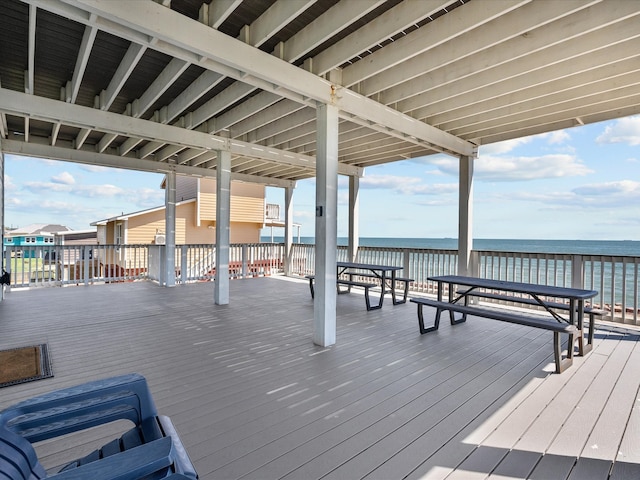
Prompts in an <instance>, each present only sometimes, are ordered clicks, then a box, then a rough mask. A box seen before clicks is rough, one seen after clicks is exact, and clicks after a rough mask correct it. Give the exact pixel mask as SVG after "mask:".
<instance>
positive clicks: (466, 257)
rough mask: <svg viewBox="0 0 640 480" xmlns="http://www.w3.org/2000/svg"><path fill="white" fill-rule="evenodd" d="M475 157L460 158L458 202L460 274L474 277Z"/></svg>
mask: <svg viewBox="0 0 640 480" xmlns="http://www.w3.org/2000/svg"><path fill="white" fill-rule="evenodd" d="M473 161H474V157H473V156H468V157H467V156H461V157H460V180H459V197H460V198H459V202H458V210H459V211H458V274H459V275H473V274H474V272H473V265H472V262H471V253H472V250H473Z"/></svg>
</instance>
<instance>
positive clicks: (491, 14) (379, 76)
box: [342, 0, 583, 95]
mask: <svg viewBox="0 0 640 480" xmlns="http://www.w3.org/2000/svg"><path fill="white" fill-rule="evenodd" d="M529 1H530V0H492V1H491V2H469V4H468V5H465V6H464V8H457V9H455V10H453V11H451V12H449V13H447V14H446V15H444V16H442V17H440V18H438V19H436V20H434V21H433V22H431V23H429V24H428V25H427V26H426V27H424V28H419V29H418V30H415V31H413V32H411V33H410V34H409V35H406V36H404V37H402V38H399V39H398V40H396V41H395V42H393V43H391V44H389V45H387V46H385V48H382V49H380V50H377V51H375V52H373V53H372V54H371V55H369V56H367V57H366V58H367V59H366V61H361V62H356V63H354V64H353V65H350V66H348V67H345V68H344V70H343V71H342V79H343V84H344V85H345V86H347V87H349V86H352V85H354V84H356V83H358V82H364V81H365V80H367V79H368V78H370V77H373V76H375V80H374V79H372V80H371V81H369V82H366V84H365V86H360V87H359V88H358V91H359V92H360V93H362V94H363V95H371V94H373V93H376V92H378V91H381V90H383V88H380V85H386V88H388V87H390V86H393V85H394V84H395V83H399V80H391V79H390V78H389V77H394V78H398V76H399V75H398V74H399V73H400V72H402V74H403V76H404V75H406V78H407V79H409V78H411V77H412V76H414V75H416V74H415V73H414V72H412V71H410V70H409V71H407V69H406V65H405V64H404V63H403V62H407V61H408V60H410V59H411V58H413V57H417V56H418V55H420V54H422V57H424V56H428V55H430V54H429V53H428V52H429V51H430V50H432V49H434V48H435V47H437V46H439V45H443V44H447V45H448V48H449V49H450V50H451V54H450V57H453V58H458V54H457V51H456V50H458V49H471V50H473V49H476V48H479V46H477V45H485V44H486V42H497V41H500V40H501V39H502V38H504V37H503V36H502V31H501V30H502V28H501V29H500V31H498V32H490V33H489V34H488V38H485V36H487V35H486V34H485V36H483V37H482V38H481V40H482V41H481V43H480V44H477V43H475V44H473V45H467V44H465V43H463V44H462V45H460V43H458V42H455V43H450V42H453V41H454V39H456V38H459V37H461V36H463V35H464V34H465V33H468V32H471V31H473V30H474V29H477V28H478V27H479V26H480V25H483V24H486V23H487V22H490V21H491V20H493V19H494V18H497V17H498V16H500V15H505V14H506V13H507V12H510V11H513V10H515V9H517V8H518V7H520V6H522V5H523V4H526V3H527V2H529ZM567 1H568V2H569V3H571V2H573V1H583V0H567ZM560 3H564V2H560ZM503 28H504V27H503ZM400 63H403V65H402V68H400V69H397V68H393V67H395V66H397V65H399V64H400ZM414 64H417V61H416V62H415V63H414ZM431 64H432V62H431V60H429V61H428V62H426V63H424V62H423V63H421V64H420V65H421V67H422V69H423V70H424V69H425V66H427V65H431ZM427 68H428V67H427ZM394 82H395V83H394Z"/></svg>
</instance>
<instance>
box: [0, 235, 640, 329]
mask: <svg viewBox="0 0 640 480" xmlns="http://www.w3.org/2000/svg"><path fill="white" fill-rule="evenodd" d="M175 249H176V250H175V256H174V258H175V275H176V277H175V278H176V283H188V282H195V281H208V280H212V279H213V278H214V277H215V273H216V264H215V262H216V251H215V245H210V244H201V245H200V244H199V245H178V246H176V247H175ZM164 258H166V246H164V245H48V246H23V247H16V246H12V247H7V248H6V250H5V254H4V263H3V266H4V268H5V269H6V270H7V271H8V272H10V274H11V286H12V287H39V286H56V285H59V286H62V285H80V284H83V285H87V284H91V283H100V282H102V283H109V282H127V281H136V280H153V281H158V282H160V283H163V282H165V281H166V279H163V275H165V274H166V272H165V271H164V270H165V269H164V268H163V265H164V263H165V262H164ZM285 258H286V254H285V247H284V244H282V243H251V244H233V245H231V246H230V250H229V276H230V278H249V277H260V276H268V275H274V274H281V273H283V272H284V264H285ZM288 258H289V267H290V273H291V274H292V275H294V276H295V275H297V276H304V275H310V274H313V273H314V270H315V246H314V245H311V244H294V245H293V246H292V249H291V252H290V254H289V257H288ZM337 259H338V261H346V260H349V258H348V251H347V248H346V247H344V246H340V247H338V250H337ZM355 260H356V261H357V262H361V263H377V264H385V265H395V266H400V267H402V270H401V271H400V272H399V273H398V275H399V276H402V277H405V278H411V279H413V282H412V283H411V284H410V291H411V292H413V293H420V294H435V293H436V288H437V285H436V284H435V283H434V282H430V281H429V280H428V277H431V276H435V275H449V274H457V273H458V252H457V251H456V250H437V249H419V248H393V247H384V248H378V247H360V248H359V250H358V253H357V256H356V259H355ZM471 263H472V275H475V276H478V277H482V278H491V279H499V280H508V281H518V282H526V283H539V284H545V285H556V286H562V287H573V288H586V289H592V290H597V291H598V295H597V296H596V297H595V298H594V299H593V300H592V306H593V307H596V308H598V309H601V310H603V311H604V318H605V319H607V320H612V321H616V322H620V323H625V324H633V325H640V318H639V316H640V315H639V314H640V304H639V300H638V297H639V288H640V257H634V256H610V255H579V254H554V253H532V252H524V253H523V252H495V251H479V250H474V251H473V252H472V262H471Z"/></svg>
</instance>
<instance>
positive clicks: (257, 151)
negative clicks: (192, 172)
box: [0, 88, 315, 168]
mask: <svg viewBox="0 0 640 480" xmlns="http://www.w3.org/2000/svg"><path fill="white" fill-rule="evenodd" d="M0 111H4V112H5V113H8V114H11V115H18V116H22V115H23V113H22V112H24V111H28V112H29V115H30V117H26V118H34V119H39V120H44V121H47V122H52V123H53V122H62V123H64V124H66V125H72V126H76V127H78V128H87V126H89V127H90V128H91V129H92V130H99V131H102V132H107V133H113V134H116V135H124V136H134V137H136V138H137V139H138V140H139V141H142V140H141V139H147V140H160V141H162V142H164V143H168V144H174V145H177V146H181V147H183V148H196V149H202V150H225V151H230V152H231V153H232V154H236V155H244V156H249V157H256V158H263V159H265V160H270V161H274V162H278V161H281V162H282V163H284V164H295V163H297V164H299V165H304V166H306V165H309V164H311V165H315V159H314V158H312V157H309V156H307V155H299V154H295V153H292V152H287V151H282V150H278V149H275V148H271V147H263V146H261V145H253V144H250V143H247V142H241V141H239V140H230V139H228V138H223V137H218V136H214V135H211V134H208V133H204V132H198V131H195V130H186V129H184V128H178V127H174V126H171V125H163V124H160V123H157V122H152V121H149V120H143V119H139V118H134V117H129V116H126V115H119V114H117V113H112V112H104V111H101V110H98V109H94V108H88V107H83V106H80V105H74V104H68V103H65V102H60V101H58V100H51V99H47V98H43V97H34V96H32V95H26V94H24V93H20V92H15V91H12V90H7V89H4V88H0ZM314 168H315V167H314Z"/></svg>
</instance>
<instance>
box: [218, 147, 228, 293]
mask: <svg viewBox="0 0 640 480" xmlns="http://www.w3.org/2000/svg"><path fill="white" fill-rule="evenodd" d="M216 171H217V181H216V280H215V286H214V289H215V303H216V305H228V304H229V224H230V218H231V217H230V215H231V153H230V152H227V151H222V150H219V151H218V160H217V166H216Z"/></svg>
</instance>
